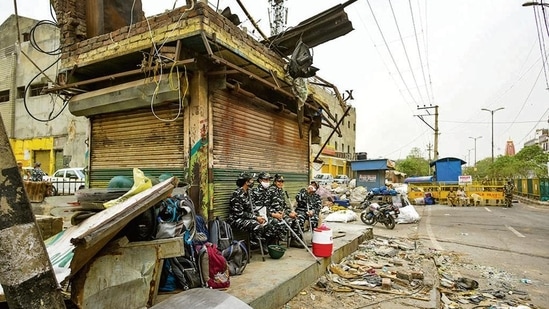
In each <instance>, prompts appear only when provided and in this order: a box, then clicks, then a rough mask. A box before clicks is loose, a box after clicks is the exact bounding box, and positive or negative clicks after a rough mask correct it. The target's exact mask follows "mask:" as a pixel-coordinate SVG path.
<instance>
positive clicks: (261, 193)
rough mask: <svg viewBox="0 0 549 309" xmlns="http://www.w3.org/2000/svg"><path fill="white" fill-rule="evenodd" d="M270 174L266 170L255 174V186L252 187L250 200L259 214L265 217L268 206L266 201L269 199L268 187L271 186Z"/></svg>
mask: <svg viewBox="0 0 549 309" xmlns="http://www.w3.org/2000/svg"><path fill="white" fill-rule="evenodd" d="M272 178H273V177H271V175H270V174H269V173H267V172H261V173H259V174H258V175H257V182H258V185H257V187H254V188H253V189H252V202H253V206H254V208H255V210H257V211H258V212H259V213H260V214H261V215H263V216H264V217H267V214H268V213H269V211H268V206H269V205H267V204H268V203H267V201H268V200H269V196H268V193H269V187H270V186H271V179H272Z"/></svg>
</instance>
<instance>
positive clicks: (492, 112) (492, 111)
mask: <svg viewBox="0 0 549 309" xmlns="http://www.w3.org/2000/svg"><path fill="white" fill-rule="evenodd" d="M502 109H504V107H500V108H496V109H487V108H481V109H480V110H483V111H487V112H490V114H492V163H494V113H495V112H497V111H499V110H502Z"/></svg>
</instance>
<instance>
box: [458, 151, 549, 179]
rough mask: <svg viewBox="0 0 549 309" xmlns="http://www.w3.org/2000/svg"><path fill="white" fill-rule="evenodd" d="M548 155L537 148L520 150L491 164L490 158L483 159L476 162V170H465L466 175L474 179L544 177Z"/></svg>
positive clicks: (500, 157)
mask: <svg viewBox="0 0 549 309" xmlns="http://www.w3.org/2000/svg"><path fill="white" fill-rule="evenodd" d="M548 161H549V154H547V153H544V152H543V150H542V149H541V148H540V147H539V146H537V145H533V146H528V147H524V148H522V149H521V150H520V151H519V152H518V153H517V154H516V155H514V156H499V157H497V158H496V159H495V160H494V163H492V158H485V159H482V160H480V161H478V162H477V165H476V170H474V168H472V169H471V168H467V169H465V170H464V174H465V172H468V174H467V175H472V176H473V178H475V179H483V178H489V179H505V178H514V177H522V178H527V177H546V176H547V162H548Z"/></svg>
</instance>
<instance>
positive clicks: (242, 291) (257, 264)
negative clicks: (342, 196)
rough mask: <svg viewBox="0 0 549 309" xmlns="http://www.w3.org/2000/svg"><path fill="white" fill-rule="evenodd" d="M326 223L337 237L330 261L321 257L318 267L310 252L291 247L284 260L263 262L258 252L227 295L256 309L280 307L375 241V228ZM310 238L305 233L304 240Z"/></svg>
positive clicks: (234, 280)
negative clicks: (328, 269)
mask: <svg viewBox="0 0 549 309" xmlns="http://www.w3.org/2000/svg"><path fill="white" fill-rule="evenodd" d="M326 224H327V225H328V226H329V227H330V228H331V229H332V232H333V235H334V237H337V238H335V239H334V242H333V244H334V249H333V254H332V256H331V257H330V258H321V259H320V264H318V263H316V260H315V257H313V256H312V255H311V254H310V253H309V252H308V251H307V250H305V249H297V248H289V249H288V250H287V251H286V253H285V254H284V256H283V257H282V258H281V259H279V260H274V259H271V258H270V257H269V256H266V261H265V262H263V261H262V260H261V255H260V254H258V253H255V254H254V255H253V257H252V261H251V262H250V264H248V266H247V268H246V270H245V271H244V273H243V274H242V275H240V276H233V277H231V287H230V288H229V289H228V290H227V293H229V294H231V295H233V296H235V297H237V298H239V299H240V300H242V301H244V302H245V303H247V304H248V305H250V306H251V307H252V308H254V309H271V308H280V307H282V306H284V304H286V303H287V302H288V301H290V300H291V299H292V298H293V297H294V296H296V295H297V294H298V293H299V292H300V291H301V290H302V289H304V288H305V287H307V286H309V285H311V284H312V283H314V282H315V281H316V280H317V279H318V278H319V277H321V276H322V275H324V274H325V272H326V268H327V267H328V266H329V265H330V263H332V261H333V262H334V263H338V262H339V261H340V260H341V259H343V258H344V257H346V256H348V255H349V254H351V253H352V252H354V251H356V250H357V249H358V246H359V245H360V244H361V243H362V242H364V241H365V240H368V239H372V238H373V232H372V228H370V227H368V226H365V225H361V224H360V225H357V224H351V223H335V222H327V223H326ZM342 232H343V233H342ZM310 235H311V234H310V233H306V234H305V237H306V238H307V237H310ZM342 235H343V236H342ZM338 236H340V237H338Z"/></svg>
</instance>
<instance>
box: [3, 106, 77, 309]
mask: <svg viewBox="0 0 549 309" xmlns="http://www.w3.org/2000/svg"><path fill="white" fill-rule="evenodd" d="M0 171H1V173H0V194H1V196H2V199H1V200H0V208H1V209H2V211H0V284H2V288H3V289H4V294H5V295H6V301H7V304H8V307H9V308H39V309H48V308H51V309H63V308H66V307H65V301H64V299H63V295H62V294H61V290H60V289H59V288H58V285H59V283H58V282H57V279H56V278H55V272H54V271H53V267H52V265H51V262H50V258H49V256H48V252H47V251H46V245H45V244H44V241H43V240H42V236H41V235H40V230H39V229H38V226H37V224H36V219H35V217H34V214H33V212H32V207H31V203H30V201H29V197H28V196H27V191H26V190H25V187H24V185H23V178H22V177H21V174H20V173H19V169H18V168H17V165H16V163H15V157H14V155H13V152H12V150H11V146H10V142H9V139H8V135H7V134H6V129H5V127H4V121H3V120H2V116H1V115H0Z"/></svg>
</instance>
